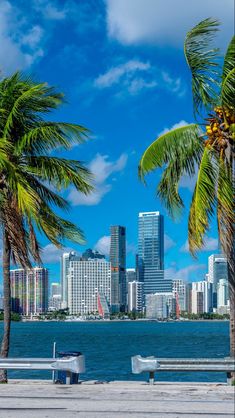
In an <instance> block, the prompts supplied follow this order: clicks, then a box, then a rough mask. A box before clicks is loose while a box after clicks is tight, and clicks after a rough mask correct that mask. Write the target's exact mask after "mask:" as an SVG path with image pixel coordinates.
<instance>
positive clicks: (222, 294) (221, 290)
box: [217, 279, 229, 308]
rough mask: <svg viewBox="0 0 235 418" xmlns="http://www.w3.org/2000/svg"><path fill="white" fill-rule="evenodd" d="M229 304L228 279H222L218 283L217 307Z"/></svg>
mask: <svg viewBox="0 0 235 418" xmlns="http://www.w3.org/2000/svg"><path fill="white" fill-rule="evenodd" d="M228 304H229V296H228V281H227V280H226V279H220V280H219V283H218V284H217V308H221V307H222V306H228Z"/></svg>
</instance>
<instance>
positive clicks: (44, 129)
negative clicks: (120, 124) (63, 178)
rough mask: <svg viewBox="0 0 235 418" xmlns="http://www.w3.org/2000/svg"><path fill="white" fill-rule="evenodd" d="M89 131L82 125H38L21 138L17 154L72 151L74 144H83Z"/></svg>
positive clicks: (41, 122)
mask: <svg viewBox="0 0 235 418" xmlns="http://www.w3.org/2000/svg"><path fill="white" fill-rule="evenodd" d="M88 133H89V131H88V129H86V128H84V127H83V126H81V125H75V124H71V123H62V122H44V121H40V122H37V123H36V126H35V127H32V128H31V129H30V130H29V131H28V132H27V133H26V134H24V135H23V137H22V138H19V140H18V142H17V144H16V146H15V152H17V153H21V152H22V151H24V152H25V153H32V152H33V153H37V154H38V153H39V154H41V153H45V152H48V151H51V150H53V149H56V148H58V147H62V148H65V149H71V147H72V146H73V144H76V143H78V144H80V143H83V142H84V141H85V140H86V138H87V136H88Z"/></svg>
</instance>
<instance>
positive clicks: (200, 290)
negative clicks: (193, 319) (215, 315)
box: [192, 280, 212, 314]
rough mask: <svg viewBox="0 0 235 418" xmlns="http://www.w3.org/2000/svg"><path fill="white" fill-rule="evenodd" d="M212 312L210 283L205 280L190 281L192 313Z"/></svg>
mask: <svg viewBox="0 0 235 418" xmlns="http://www.w3.org/2000/svg"><path fill="white" fill-rule="evenodd" d="M204 312H206V313H208V312H212V284H211V283H210V282H208V281H206V280H202V281H200V282H192V313H195V314H198V313H204Z"/></svg>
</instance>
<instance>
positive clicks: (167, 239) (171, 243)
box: [164, 234, 176, 252]
mask: <svg viewBox="0 0 235 418" xmlns="http://www.w3.org/2000/svg"><path fill="white" fill-rule="evenodd" d="M175 245H176V242H175V241H173V239H172V238H171V237H169V235H167V234H164V250H165V252H166V251H168V250H170V248H172V247H174V246H175Z"/></svg>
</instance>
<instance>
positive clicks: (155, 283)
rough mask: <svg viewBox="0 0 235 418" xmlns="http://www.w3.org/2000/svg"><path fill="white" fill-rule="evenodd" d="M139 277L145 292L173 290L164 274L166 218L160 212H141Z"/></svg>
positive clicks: (139, 226)
mask: <svg viewBox="0 0 235 418" xmlns="http://www.w3.org/2000/svg"><path fill="white" fill-rule="evenodd" d="M138 279H139V281H142V282H144V294H145V296H146V295H148V294H153V293H156V292H163V293H164V292H171V291H172V281H171V279H167V278H165V276H164V218H163V216H162V215H161V214H160V212H140V213H139V223H138Z"/></svg>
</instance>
